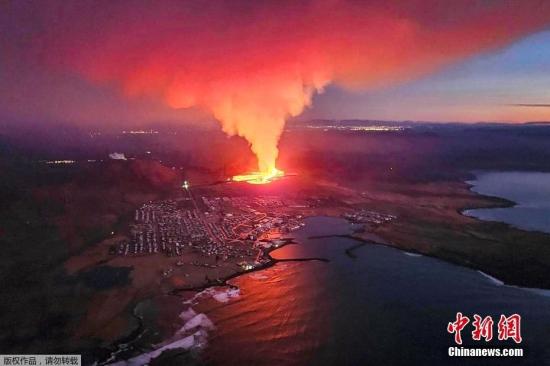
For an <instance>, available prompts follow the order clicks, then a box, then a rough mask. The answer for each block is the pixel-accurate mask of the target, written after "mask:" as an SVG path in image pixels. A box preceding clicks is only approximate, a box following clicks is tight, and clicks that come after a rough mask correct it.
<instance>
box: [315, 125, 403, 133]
mask: <svg viewBox="0 0 550 366" xmlns="http://www.w3.org/2000/svg"><path fill="white" fill-rule="evenodd" d="M305 128H309V129H315V130H324V131H328V130H336V131H360V132H380V131H403V130H405V128H406V127H403V126H386V125H370V126H358V125H355V126H345V125H306V126H305Z"/></svg>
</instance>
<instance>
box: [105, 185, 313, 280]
mask: <svg viewBox="0 0 550 366" xmlns="http://www.w3.org/2000/svg"><path fill="white" fill-rule="evenodd" d="M289 204H292V203H291V202H284V201H283V200H281V199H280V198H279V197H274V196H266V197H206V196H201V197H200V198H199V199H194V198H193V196H191V195H190V194H189V195H186V196H183V197H178V198H175V199H168V200H163V201H158V202H148V203H145V204H143V205H142V206H141V207H139V208H137V209H136V210H135V214H134V220H133V222H132V223H131V224H130V228H129V238H128V239H127V240H126V239H125V240H121V241H119V242H118V244H117V245H113V246H111V247H110V254H114V255H119V256H147V255H157V254H161V255H165V256H168V257H180V256H182V255H184V254H185V253H189V252H192V253H197V254H200V255H201V256H204V257H214V258H215V261H216V262H217V261H220V260H221V261H227V260H232V261H235V260H236V261H241V262H240V265H241V267H243V269H251V268H253V267H254V266H255V265H258V264H261V263H262V262H263V261H264V260H265V259H264V256H263V250H264V249H266V248H267V247H269V246H270V245H272V244H271V243H272V242H276V241H277V240H280V239H281V238H283V237H284V236H285V235H286V234H288V233H290V232H292V231H294V230H296V229H298V228H300V227H302V226H303V225H304V223H303V217H302V215H292V214H289V213H288V212H286V211H287V210H286V208H287V207H288V205H289ZM251 257H252V258H254V257H255V258H256V259H255V261H254V262H253V263H250V262H249V261H247V259H249V258H251ZM182 264H183V263H182V262H177V265H182ZM197 265H198V263H197ZM169 274H170V271H169V272H166V273H165V276H169Z"/></svg>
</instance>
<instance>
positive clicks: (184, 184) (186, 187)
mask: <svg viewBox="0 0 550 366" xmlns="http://www.w3.org/2000/svg"><path fill="white" fill-rule="evenodd" d="M181 187H182V188H183V189H189V182H188V181H184V182H183V185H182V186H181Z"/></svg>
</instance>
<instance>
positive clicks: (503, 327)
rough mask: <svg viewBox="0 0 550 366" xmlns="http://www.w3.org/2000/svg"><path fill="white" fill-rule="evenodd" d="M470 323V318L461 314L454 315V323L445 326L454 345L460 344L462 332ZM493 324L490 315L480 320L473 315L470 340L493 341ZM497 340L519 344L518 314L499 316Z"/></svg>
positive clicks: (519, 324) (519, 325) (520, 339)
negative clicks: (511, 340) (451, 335)
mask: <svg viewBox="0 0 550 366" xmlns="http://www.w3.org/2000/svg"><path fill="white" fill-rule="evenodd" d="M468 323H470V318H468V317H467V316H464V315H462V313H460V312H458V313H456V319H455V321H454V322H450V323H449V324H448V325H447V332H449V333H450V334H454V340H455V343H456V344H462V333H461V332H462V330H463V329H464V328H465V327H466V325H468ZM494 324H495V322H494V321H493V318H492V317H491V316H490V315H487V316H486V317H484V318H482V317H481V316H480V315H478V314H474V321H473V322H472V326H473V327H474V330H473V331H472V339H473V340H474V341H479V340H481V339H482V338H483V339H484V340H485V342H489V341H490V340H491V339H493V326H494ZM497 327H498V340H500V341H505V340H507V339H513V340H514V342H516V343H521V341H522V338H521V316H520V315H519V314H512V315H510V316H508V317H507V316H505V315H501V316H500V320H499V322H498V326H497Z"/></svg>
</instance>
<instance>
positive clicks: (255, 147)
mask: <svg viewBox="0 0 550 366" xmlns="http://www.w3.org/2000/svg"><path fill="white" fill-rule="evenodd" d="M33 7H41V8H42V9H41V11H36V9H33ZM26 14H27V15H28V14H35V15H33V16H32V17H28V16H26ZM36 14H40V15H36ZM84 14H85V16H83V15H84ZM7 16H8V17H14V18H17V19H19V21H20V24H21V23H24V21H26V22H32V24H33V29H34V32H36V34H35V35H34V36H35V37H34V38H33V39H34V41H33V42H32V43H29V44H28V45H26V46H27V49H25V51H24V52H23V57H24V58H27V59H30V60H32V62H40V63H42V64H43V65H46V66H48V67H51V68H55V69H57V70H58V71H60V72H65V73H66V72H70V73H77V74H78V75H81V76H84V77H85V78H86V79H88V80H89V81H91V82H94V83H98V84H101V85H109V86H112V85H114V86H116V87H118V88H120V89H121V90H122V91H123V93H124V94H126V95H128V96H130V97H135V96H141V97H147V98H156V99H161V100H163V101H165V102H166V103H167V104H168V105H170V106H171V107H173V108H190V107H198V108H201V109H203V110H206V111H208V112H209V113H210V114H211V115H212V116H213V117H214V118H216V119H217V120H218V121H219V122H220V124H221V126H222V129H223V131H225V132H226V133H227V134H228V135H238V136H242V137H243V138H244V139H246V140H247V141H248V143H249V144H250V148H251V150H252V152H253V153H254V154H255V156H256V158H257V161H258V169H257V172H255V173H252V174H248V175H243V176H237V177H235V178H234V180H236V181H249V182H252V183H266V182H269V181H270V180H271V178H273V177H276V176H280V175H281V174H283V173H282V172H281V171H280V170H278V169H277V167H276V162H277V157H278V153H279V151H278V142H279V138H280V136H281V134H282V132H283V130H284V126H285V121H286V119H287V118H289V117H292V116H298V115H299V114H301V113H302V111H303V110H304V108H306V107H307V106H309V105H310V104H311V102H312V97H313V96H314V94H315V93H317V92H321V91H322V90H323V88H324V87H325V86H327V85H328V84H330V83H334V84H337V85H338V86H340V87H344V88H355V89H357V88H361V89H367V88H374V87H379V86H381V85H386V84H388V83H395V82H402V81H407V80H409V79H412V78H415V77H418V76H420V75H423V74H426V73H429V72H433V71H434V70H436V69H437V68H440V67H442V66H445V65H447V64H449V63H451V62H455V61H457V60H460V59H464V58H466V57H468V56H471V55H473V54H475V53H477V52H480V51H483V50H486V49H489V48H495V47H502V46H504V45H506V44H507V43H509V42H512V41H514V40H515V39H517V38H518V37H521V36H523V35H526V34H528V33H531V32H533V31H536V30H539V29H542V28H543V27H544V26H545V25H546V24H548V22H549V20H550V2H540V1H536V0H526V1H521V2H519V1H517V2H514V1H512V2H505V1H474V0H466V1H463V2H460V4H454V6H452V7H450V6H447V5H446V3H445V2H441V1H435V0H427V1H407V2H403V3H399V2H387V1H381V0H380V1H378V0H374V1H352V0H334V1H268V0H266V1H222V0H213V1H194V0H191V1H161V2H147V1H144V2H128V3H125V2H118V1H117V2H107V3H105V2H92V1H91V2H78V3H77V2H65V1H59V2H58V1H44V2H25V3H19V4H18V5H17V6H13V7H11V8H9V9H8V11H7ZM27 32H28V33H30V32H31V30H30V29H29V30H27ZM9 52H10V50H9V49H8V50H7V52H6V54H7V55H8V57H10V56H13V55H10V53H9Z"/></svg>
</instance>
